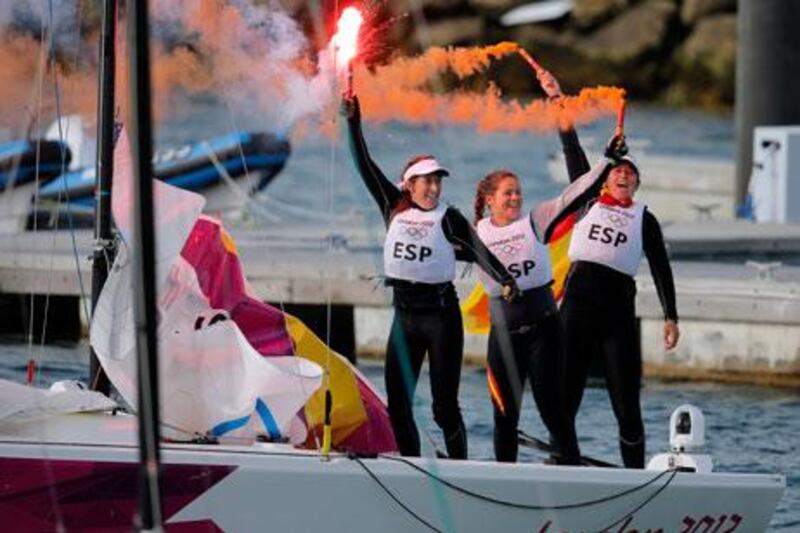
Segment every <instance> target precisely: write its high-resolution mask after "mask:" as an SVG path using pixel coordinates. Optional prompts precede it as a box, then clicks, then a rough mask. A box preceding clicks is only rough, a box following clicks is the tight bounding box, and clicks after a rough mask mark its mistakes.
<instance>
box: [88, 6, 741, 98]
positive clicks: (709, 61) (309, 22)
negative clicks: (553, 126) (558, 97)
mask: <svg viewBox="0 0 800 533" xmlns="http://www.w3.org/2000/svg"><path fill="white" fill-rule="evenodd" d="M78 1H79V4H80V5H81V13H82V25H83V26H88V27H90V28H91V27H98V26H99V9H98V5H99V4H95V3H93V2H89V1H87V0H78ZM251 1H252V2H253V3H254V4H257V5H263V6H269V5H270V3H271V2H273V1H275V0H251ZM549 1H550V2H551V3H552V1H553V0H549ZM278 2H279V3H280V4H281V5H282V6H283V7H284V8H285V9H286V10H287V11H288V12H289V14H290V15H292V16H293V17H295V18H296V19H297V20H300V21H301V24H302V25H303V26H304V27H305V29H306V33H307V34H308V35H309V36H310V37H311V39H312V41H317V40H327V38H328V37H329V36H327V35H322V34H323V33H326V32H325V31H315V28H316V29H317V30H320V29H321V26H325V27H332V26H333V17H334V16H335V15H334V13H333V12H332V10H333V4H330V3H323V4H321V6H322V10H321V12H320V11H316V12H314V7H316V9H317V10H319V9H320V4H319V3H314V2H308V1H307V0H278ZM354 3H355V5H359V6H361V7H362V8H363V9H364V10H365V11H366V12H369V13H371V14H372V15H373V16H375V15H377V16H375V18H376V19H377V20H375V21H373V22H374V26H373V28H372V31H373V32H375V34H373V35H372V39H371V40H372V41H374V42H379V43H380V46H377V47H374V48H375V49H374V50H370V52H371V53H374V54H375V57H370V58H368V60H369V61H382V60H386V59H388V58H389V57H390V55H391V54H396V53H398V52H400V53H416V52H419V51H420V50H422V49H423V48H426V47H428V46H431V45H437V46H455V45H481V44H493V43H496V42H499V41H504V40H512V41H516V42H518V43H520V44H521V45H522V46H524V47H525V48H526V49H527V50H529V51H530V52H531V53H532V54H534V56H535V57H536V58H537V59H538V60H539V61H540V62H541V63H542V64H543V65H545V66H546V67H548V68H550V69H552V70H553V71H554V73H555V74H556V75H557V76H558V78H559V80H560V81H561V84H562V86H563V88H564V89H565V91H567V92H575V91H577V90H578V89H579V88H581V87H585V86H595V85H617V86H622V87H625V88H626V89H627V90H628V92H629V98H631V99H632V100H638V101H643V100H644V101H660V102H664V103H667V104H670V105H677V106H700V107H710V108H725V107H730V106H731V105H732V104H733V98H734V81H735V62H736V26H737V24H736V9H737V0H561V1H560V2H559V3H561V4H562V5H566V6H569V5H571V9H569V10H567V12H566V14H564V15H563V16H561V17H560V18H558V19H556V20H551V21H549V22H538V23H531V24H519V25H514V26H507V25H504V24H503V22H502V20H501V19H502V18H503V15H504V14H507V13H508V12H509V11H510V10H512V9H514V8H517V7H519V6H523V5H526V4H532V3H534V4H535V3H538V4H547V3H548V0H533V1H531V0H414V1H413V2H409V0H383V1H382V2H377V1H375V0H363V1H360V0H355V2H354ZM340 5H342V4H341V3H340ZM315 19H316V20H320V19H324V20H325V22H324V23H323V24H322V25H320V24H314V22H313V21H314V20H315ZM387 21H388V22H387ZM86 31H88V30H86ZM376 34H377V35H376ZM315 35H316V36H318V38H317V39H315V38H314V36H315ZM318 44H319V43H318ZM527 69H528V67H527V66H526V65H525V64H524V63H523V62H522V61H512V60H509V61H505V62H502V63H501V64H498V65H497V66H496V67H495V68H493V69H492V70H491V71H490V72H488V73H487V75H486V77H485V79H484V80H475V83H476V84H477V85H480V84H481V83H483V84H485V83H486V80H488V79H491V80H494V81H496V82H498V84H499V86H500V87H501V88H502V89H503V90H504V91H506V92H507V93H509V94H513V95H521V94H530V93H532V92H535V91H537V90H538V89H537V88H536V86H535V83H534V82H533V79H532V78H531V76H530V72H529V71H528V70H527Z"/></svg>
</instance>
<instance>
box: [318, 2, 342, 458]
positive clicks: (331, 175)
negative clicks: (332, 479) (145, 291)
mask: <svg viewBox="0 0 800 533" xmlns="http://www.w3.org/2000/svg"><path fill="white" fill-rule="evenodd" d="M333 13H334V15H335V16H336V19H337V20H338V18H339V16H340V15H341V13H340V12H339V0H334V4H333ZM336 52H337V50H336V47H334V50H333V75H334V87H336V91H337V92H336V93H335V94H338V89H339V87H338V81H339V80H338V76H337V73H338V70H337V67H338V65H337V63H336V60H337V59H338V57H337V56H338V54H337V53H336ZM333 113H334V114H333V117H332V119H333V125H334V126H338V122H339V115H338V114H337V112H336V110H335V107H334V111H333ZM329 153H330V164H329V166H328V191H327V193H328V214H329V215H331V216H333V185H334V183H335V180H336V139H335V138H334V137H333V136H331V142H330V151H329ZM332 251H333V235H332V234H331V235H328V239H327V243H326V249H325V255H327V256H330V255H332ZM320 276H322V278H323V279H322V283H323V286H324V287H325V368H324V369H323V371H324V374H323V384H324V387H325V398H326V408H327V399H328V398H329V397H331V394H332V393H331V315H332V312H331V299H332V297H331V286H330V277H327V276H325V269H321V270H320ZM332 411H333V402H331V412H332ZM330 414H331V413H325V415H326V416H325V419H324V420H323V432H324V431H325V423H326V422H329V420H330V418H329V417H330ZM331 430H332V428H331ZM324 435H326V433H323V436H324ZM330 444H331V445H332V444H333V442H332V439H331V443H330ZM324 445H325V441H324V439H323V447H324ZM326 451H327V452H330V450H323V452H326Z"/></svg>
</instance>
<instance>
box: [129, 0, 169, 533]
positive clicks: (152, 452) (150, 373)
mask: <svg viewBox="0 0 800 533" xmlns="http://www.w3.org/2000/svg"><path fill="white" fill-rule="evenodd" d="M147 4H148V2H147V0H128V3H127V17H128V43H129V44H128V46H129V54H130V55H129V73H130V74H129V76H130V87H129V90H130V117H129V124H130V132H131V135H130V140H131V154H132V156H133V157H132V159H133V176H134V179H133V195H134V202H135V205H134V210H133V212H134V217H135V223H134V235H133V242H134V254H133V269H134V276H135V277H134V287H135V288H138V290H136V289H134V290H135V294H134V312H135V317H136V351H137V356H138V357H137V359H138V390H137V397H138V414H139V416H138V419H139V456H140V476H139V480H140V490H139V510H140V514H141V524H140V527H141V528H142V529H143V530H160V529H161V525H162V514H161V483H160V481H161V465H160V460H159V441H160V431H159V420H158V414H159V405H158V404H159V396H158V342H157V339H156V286H155V278H156V276H155V255H156V254H155V251H156V246H155V244H156V243H155V231H154V227H153V226H154V224H153V179H152V178H153V137H152V123H151V110H150V46H149V31H148V25H147Z"/></svg>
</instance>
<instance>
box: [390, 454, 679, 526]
mask: <svg viewBox="0 0 800 533" xmlns="http://www.w3.org/2000/svg"><path fill="white" fill-rule="evenodd" d="M379 457H381V458H382V459H388V460H390V461H396V462H399V463H403V464H405V465H407V466H409V467H411V468H413V469H414V470H416V471H418V472H420V473H422V474H424V475H425V476H427V477H429V478H431V479H433V480H434V481H436V482H438V483H441V484H442V485H444V486H445V487H447V488H449V489H451V490H453V491H455V492H458V493H460V494H463V495H465V496H469V497H471V498H475V499H477V500H481V501H484V502H487V503H492V504H495V505H500V506H502V507H510V508H513V509H528V510H535V511H547V510H563V509H578V508H581V507H590V506H593V505H598V504H601V503H606V502H609V501H613V500H616V499H619V498H622V497H624V496H627V495H629V494H633V493H635V492H638V491H640V490H642V489H645V488H647V487H649V486H650V485H652V484H653V483H655V482H656V481H658V480H659V479H661V478H662V477H664V476H665V475H666V474H669V473H673V476H672V477H674V474H675V473H676V472H677V471H676V470H674V469H670V470H664V471H662V472H659V473H658V474H657V475H656V476H654V477H653V478H651V479H649V480H648V481H646V482H644V483H642V484H640V485H636V486H634V487H631V488H629V489H625V490H623V491H621V492H618V493H616V494H611V495H609V496H603V497H602V498H596V499H594V500H586V501H583V502H576V503H568V504H560V505H533V504H527V503H520V502H512V501H508V500H502V499H499V498H494V497H492V496H487V495H485V494H480V493H478V492H474V491H472V490H469V489H465V488H464V487H461V486H459V485H456V484H455V483H453V482H451V481H448V480H446V479H444V478H442V477H440V476H438V475H436V474H434V473H432V472H429V471H428V470H425V469H424V468H422V467H421V466H419V465H416V464H414V463H413V462H411V461H409V460H408V459H406V458H405V457H400V456H394V455H386V454H381V455H380V456H379ZM671 481H672V478H670V480H669V481H668V482H667V484H669V482H671ZM661 490H663V488H662V489H661ZM638 509H639V508H637V509H635V510H634V512H635V511H636V510H638ZM628 514H632V513H628ZM626 517H627V515H626ZM612 525H613V524H612Z"/></svg>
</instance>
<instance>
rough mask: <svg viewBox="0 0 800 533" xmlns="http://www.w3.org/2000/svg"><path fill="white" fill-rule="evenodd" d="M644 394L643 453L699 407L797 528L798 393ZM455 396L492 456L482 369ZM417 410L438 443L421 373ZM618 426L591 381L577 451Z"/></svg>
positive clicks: (68, 369)
mask: <svg viewBox="0 0 800 533" xmlns="http://www.w3.org/2000/svg"><path fill="white" fill-rule="evenodd" d="M0 350H2V357H0V377H2V378H9V379H13V380H16V381H23V380H24V379H25V369H26V361H27V359H28V355H29V353H31V350H30V349H29V348H28V347H27V346H23V345H5V346H3V347H2V348H0ZM33 353H34V356H35V358H36V359H37V360H38V361H39V369H40V372H39V373H38V375H37V376H38V377H37V382H38V383H39V384H40V385H48V384H49V383H51V382H53V381H57V380H59V379H66V378H73V379H74V378H77V379H82V380H86V376H87V374H88V367H87V364H86V362H85V357H86V355H85V354H86V353H87V348H86V346H85V345H80V346H78V347H61V348H59V347H49V346H48V347H44V348H38V347H37V348H35V349H34V351H33ZM361 369H362V371H363V372H364V373H365V374H366V376H367V377H368V378H370V379H371V381H372V382H373V383H374V384H375V385H376V386H377V388H378V389H380V390H383V367H382V365H380V364H376V363H364V364H362V365H361ZM642 398H643V406H644V421H645V427H646V430H647V448H648V454H653V453H658V452H660V451H663V450H666V449H667V448H668V440H669V428H668V421H669V416H670V414H671V413H672V410H673V409H674V408H675V407H677V406H678V405H680V404H683V403H691V404H694V405H696V406H698V407H700V408H701V409H702V410H703V412H704V414H705V420H706V450H707V452H708V453H710V454H711V455H712V456H713V458H714V461H715V468H716V469H717V470H720V471H726V472H765V473H776V472H778V473H781V474H784V475H786V477H787V485H788V487H787V490H786V492H785V494H784V496H783V498H782V499H781V501H780V503H779V505H778V510H777V512H776V514H775V517H774V519H773V521H772V524H771V528H770V531H800V455H799V454H798V449H797V448H798V446H797V444H798V436H800V416H798V415H800V393H797V392H789V391H777V390H770V389H761V388H754V387H745V386H731V385H716V384H703V383H664V382H658V381H648V382H647V383H646V384H645V387H644V389H643V391H642ZM460 400H461V405H462V411H463V414H464V418H465V422H466V424H467V428H468V433H469V449H470V457H471V458H475V459H491V458H492V457H493V451H492V413H491V405H490V401H489V397H488V392H487V389H486V375H485V373H484V372H483V371H481V370H479V369H476V368H465V369H464V372H463V375H462V381H461V391H460ZM415 411H416V416H417V421H418V424H419V427H420V430H421V431H424V432H427V433H428V434H430V436H431V437H432V438H433V440H434V441H435V442H436V443H437V445H438V446H439V447H440V448H444V446H443V441H442V437H441V433H440V432H439V430H438V428H437V427H436V425H435V423H434V422H433V419H432V416H431V412H430V389H429V383H428V374H427V373H426V372H423V375H422V377H421V379H420V384H419V387H418V390H417V399H416V402H415ZM521 427H522V428H523V429H525V430H526V431H528V432H529V433H532V434H534V435H538V436H539V437H541V438H545V437H546V433H545V430H544V427H543V425H542V423H541V422H540V420H539V419H538V414H537V412H536V408H535V405H534V404H533V398H532V397H531V396H530V394H528V395H527V396H526V398H525V400H524V404H523V416H522V422H521ZM616 431H617V430H616V423H615V421H614V418H613V415H612V414H611V407H610V405H609V402H608V397H607V395H606V391H605V389H602V388H590V389H589V390H587V391H586V395H585V396H584V401H583V405H582V407H581V413H580V415H579V417H578V435H579V437H580V441H581V448H582V451H583V453H584V454H585V455H588V456H591V457H595V458H598V459H604V460H607V461H610V462H614V463H619V462H620V459H619V457H618V452H617V445H616V442H617V440H616ZM422 444H423V450H424V452H423V453H425V454H427V455H433V451H432V447H431V445H430V444H429V441H428V439H427V437H425V436H424V434H423V437H422ZM541 459H543V456H542V455H541V454H539V453H536V452H531V451H530V450H526V449H524V448H523V449H521V450H520V460H521V461H539V460H541Z"/></svg>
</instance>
